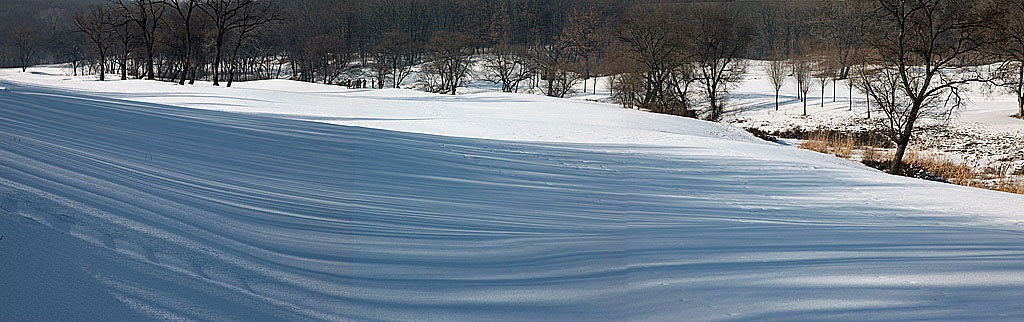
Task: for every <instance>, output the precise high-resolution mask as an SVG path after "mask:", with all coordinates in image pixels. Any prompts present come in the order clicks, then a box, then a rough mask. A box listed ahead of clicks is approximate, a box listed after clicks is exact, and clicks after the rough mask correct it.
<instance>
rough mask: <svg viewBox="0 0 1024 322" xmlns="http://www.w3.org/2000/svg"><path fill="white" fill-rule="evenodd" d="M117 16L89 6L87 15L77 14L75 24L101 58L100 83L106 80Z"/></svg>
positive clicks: (96, 6)
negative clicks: (108, 58)
mask: <svg viewBox="0 0 1024 322" xmlns="http://www.w3.org/2000/svg"><path fill="white" fill-rule="evenodd" d="M114 19H115V16H114V13H113V12H111V10H110V9H109V8H106V7H102V6H99V5H92V6H89V9H88V10H87V11H86V12H85V13H76V14H75V18H74V22H75V26H76V27H78V31H80V32H82V33H84V34H85V35H86V37H87V38H89V40H90V41H91V42H92V44H93V46H95V49H96V54H97V55H98V58H99V63H98V64H97V66H98V67H99V74H100V81H101V82H102V81H105V80H106V66H107V51H108V50H109V49H110V45H111V40H112V39H113V37H114V26H115V20H114Z"/></svg>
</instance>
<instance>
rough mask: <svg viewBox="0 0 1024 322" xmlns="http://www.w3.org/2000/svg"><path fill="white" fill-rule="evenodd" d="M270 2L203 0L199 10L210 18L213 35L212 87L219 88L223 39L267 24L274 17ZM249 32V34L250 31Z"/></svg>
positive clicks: (254, 0)
mask: <svg viewBox="0 0 1024 322" xmlns="http://www.w3.org/2000/svg"><path fill="white" fill-rule="evenodd" d="M271 5H272V3H271V2H270V1H256V0H204V1H203V3H202V5H200V6H199V10H201V11H202V12H203V13H205V14H206V16H207V17H209V18H210V20H211V21H212V24H213V33H214V43H213V46H214V55H213V86H220V66H221V61H222V57H223V48H224V42H225V40H226V39H225V37H226V36H227V35H228V33H230V32H232V31H236V29H252V30H255V29H253V28H254V27H253V25H254V24H255V23H257V22H262V23H261V24H260V25H262V24H265V23H268V22H269V21H267V20H268V19H269V20H271V21H273V20H276V19H277V18H276V17H268V14H270V13H271V11H270V7H271ZM252 30H250V32H251V31H252Z"/></svg>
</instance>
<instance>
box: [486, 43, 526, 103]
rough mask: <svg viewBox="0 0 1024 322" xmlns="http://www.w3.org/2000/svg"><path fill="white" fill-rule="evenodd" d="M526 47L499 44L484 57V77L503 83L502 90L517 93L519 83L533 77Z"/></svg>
mask: <svg viewBox="0 0 1024 322" xmlns="http://www.w3.org/2000/svg"><path fill="white" fill-rule="evenodd" d="M527 55H528V53H527V52H526V48H524V47H523V46H517V45H515V46H514V45H498V46H495V47H494V48H492V49H491V50H490V53H489V54H488V55H487V56H485V57H484V59H483V60H484V61H483V67H484V71H485V74H484V77H485V78H486V79H487V80H489V81H491V82H493V83H496V84H501V91H502V92H506V93H515V92H517V91H518V90H519V84H520V83H522V82H523V81H526V80H528V79H530V78H531V77H533V76H534V75H533V70H532V68H530V63H531V62H530V60H529V59H528V58H527Z"/></svg>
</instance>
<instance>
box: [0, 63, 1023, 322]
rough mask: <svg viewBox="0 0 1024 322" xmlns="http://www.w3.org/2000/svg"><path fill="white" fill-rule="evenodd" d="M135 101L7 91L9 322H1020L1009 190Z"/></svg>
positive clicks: (360, 109) (280, 90)
mask: <svg viewBox="0 0 1024 322" xmlns="http://www.w3.org/2000/svg"><path fill="white" fill-rule="evenodd" d="M26 77H27V76H26ZM32 77H39V79H51V78H53V77H52V76H46V77H51V78H46V77H44V76H32ZM133 82H135V83H138V84H143V82H141V81H133ZM127 83H129V82H107V83H96V82H85V81H82V80H80V79H79V80H69V81H56V80H55V81H53V82H52V83H49V84H43V83H41V82H36V83H32V82H28V81H26V80H25V79H19V81H18V82H12V81H7V82H3V84H2V86H4V87H7V88H8V89H9V90H8V91H7V92H3V93H0V205H2V209H0V234H2V235H3V238H2V239H0V263H2V265H0V286H2V289H3V290H2V291H0V320H147V319H152V320H229V321H231V320H237V321H253V320H417V321H442V320H443V321H450V320H465V321H480V320H508V321H524V320H562V321H565V320H574V321H596V320H614V321H621V320H643V321H656V320H665V321H679V320H693V321H724V320H730V321H735V320H739V321H749V320H852V321H865V320H893V319H914V320H994V321H998V320H1021V319H1024V306H1022V304H1021V303H1024V234H1022V232H1024V226H1022V223H1024V221H1022V220H1024V214H1022V213H1021V211H1020V210H1019V207H1017V206H1018V205H1020V204H1022V203H1024V198H1022V197H1021V196H1015V195H1009V194H1003V193H996V192H990V191H982V190H976V189H970V188H964V187H957V186H950V185H944V184H938V183H931V182H924V181H918V180H913V179H906V178H898V177H891V176H888V175H885V174H882V173H878V172H876V171H873V170H870V169H867V168H865V167H862V166H858V165H856V164H853V163H850V162H846V161H843V160H839V159H836V158H832V157H828V156H823V155H819V154H815V153H813V152H809V151H801V150H797V149H794V148H789V147H784V146H779V145H775V144H770V143H767V142H760V141H759V140H757V139H756V138H753V137H752V136H750V135H747V134H746V133H743V132H742V131H741V130H738V129H735V128H731V127H728V126H722V125H718V124H712V123H706V122H700V121H695V120H688V119H683V118H676V117H670V116H663V115H653V114H647V113H642V112H637V111H629V110H622V109H618V108H615V107H613V106H609V105H602V104H595V103H587V102H574V101H567V100H555V99H547V98H541V97H533V96H523V95H507V94H474V95H468V96H458V97H447V96H439V95H431V94H424V93H415V92H409V91H346V90H338V89H336V88H334V87H326V86H317V85H308V84H298V83H292V82H283V81H273V82H257V83H252V84H248V85H246V86H248V87H249V88H238V89H234V88H233V89H222V88H208V87H201V86H196V87H176V86H170V85H168V84H161V83H152V82H148V83H145V84H150V85H140V86H128V85H126V84H127ZM145 86H149V87H145ZM243 87H245V86H243ZM72 88H77V89H72ZM130 88H135V89H139V88H141V90H137V91H136V92H133V91H132V90H129V89H130ZM158 103H164V104H158ZM167 104H174V105H179V106H174V105H167ZM181 106H189V107H192V108H185V107H181ZM197 108H202V109H197ZM240 112H244V113H240ZM311 120H312V121H315V122H311ZM328 123H334V124H328ZM339 124H347V125H339ZM352 125H359V126H352Z"/></svg>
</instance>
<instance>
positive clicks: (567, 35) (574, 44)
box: [562, 8, 604, 92]
mask: <svg viewBox="0 0 1024 322" xmlns="http://www.w3.org/2000/svg"><path fill="white" fill-rule="evenodd" d="M600 24H601V16H600V15H599V14H598V13H597V12H596V11H595V10H594V9H593V8H590V9H587V10H585V11H579V10H576V9H573V11H572V14H571V15H570V16H569V21H568V25H567V26H566V28H565V29H564V30H563V31H562V41H563V42H565V43H566V44H567V45H568V47H569V48H570V49H571V50H572V52H573V54H574V55H576V56H577V57H579V59H580V60H581V61H582V63H583V91H584V92H586V91H587V80H589V79H590V59H591V58H593V56H594V55H595V54H596V53H597V51H598V46H600V45H601V43H603V42H604V39H603V38H602V35H603V34H602V33H600V32H597V28H598V26H600ZM594 87H595V88H596V87H597V86H596V85H595V86H594Z"/></svg>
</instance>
